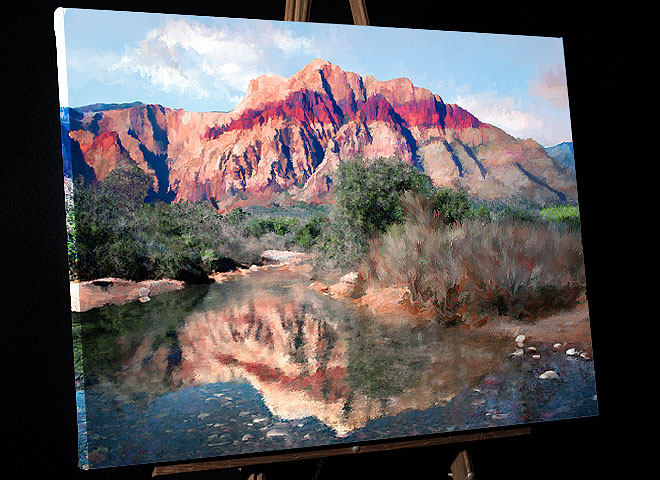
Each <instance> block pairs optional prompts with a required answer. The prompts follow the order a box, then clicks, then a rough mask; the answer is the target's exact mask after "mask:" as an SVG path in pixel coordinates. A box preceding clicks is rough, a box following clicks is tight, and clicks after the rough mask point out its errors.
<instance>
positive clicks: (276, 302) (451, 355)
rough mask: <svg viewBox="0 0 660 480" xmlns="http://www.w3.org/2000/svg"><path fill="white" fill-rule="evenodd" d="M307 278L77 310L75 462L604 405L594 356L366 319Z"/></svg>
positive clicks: (462, 426) (451, 425) (160, 456)
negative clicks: (548, 375)
mask: <svg viewBox="0 0 660 480" xmlns="http://www.w3.org/2000/svg"><path fill="white" fill-rule="evenodd" d="M309 284H310V278H309V274H308V270H306V269H305V265H302V266H297V267H296V268H274V269H267V270H258V271H252V272H249V273H248V274H245V275H239V276H235V277H232V278H231V279H229V280H227V281H224V282H221V283H214V284H211V285H191V286H187V287H186V288H184V289H183V290H180V291H176V292H170V293H165V294H161V295H158V296H154V297H153V298H152V299H151V301H149V302H146V303H141V302H131V303H128V304H124V305H110V306H105V307H101V308H94V309H92V310H89V311H87V312H83V313H73V314H72V315H73V320H74V333H76V338H77V339H78V343H77V344H76V346H75V348H76V362H77V363H76V365H77V369H78V370H79V371H78V372H77V373H78V376H77V385H78V389H77V400H78V410H79V457H80V458H79V462H80V466H81V467H82V468H100V467H110V466H119V465H130V464H139V463H151V462H165V461H175V460H187V459H196V458H203V457H217V456H223V455H237V454H247V453H253V452H265V451H275V450H283V449H293V448H301V447H317V446H324V445H331V444H338V443H345V442H348V443H351V442H356V441H368V440H376V439H390V438H401V437H406V436H414V435H425V434H434V433H440V432H450V431H456V430H469V429H476V428H485V427H496V426H505V425H514V424H522V423H530V422H540V421H548V420H558V419H565V418H573V417H581V416H592V415H596V414H597V402H596V388H595V380H594V371H593V362H591V361H587V360H584V359H582V358H574V357H570V356H567V355H566V354H565V353H564V352H563V351H557V350H556V349H553V348H552V345H550V346H547V345H542V344H539V345H535V347H536V348H537V350H536V352H535V353H536V354H537V355H540V359H539V358H536V359H534V358H532V357H531V355H527V354H525V355H521V356H512V355H511V353H512V352H514V351H515V350H516V349H517V348H518V347H517V346H516V344H515V342H514V340H513V339H503V338H498V337H492V336H491V337H489V336H487V335H484V334H483V333H480V332H479V331H478V329H477V331H474V330H469V331H466V330H463V329H460V328H457V327H446V326H443V325H437V324H424V325H413V324H411V322H409V321H405V319H404V318H397V316H396V315H387V316H378V315H374V314H372V313H370V311H368V309H366V308H365V307H360V306H357V305H356V304H354V303H353V302H352V301H351V300H350V299H337V298H332V297H330V296H327V295H323V294H322V293H320V292H318V291H316V290H314V289H311V288H308V287H309ZM547 370H553V371H556V372H557V373H558V374H559V377H558V378H555V379H540V378H539V375H540V374H542V373H543V372H545V371H547ZM82 372H84V375H83V374H82Z"/></svg>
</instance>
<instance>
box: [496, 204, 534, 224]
mask: <svg viewBox="0 0 660 480" xmlns="http://www.w3.org/2000/svg"><path fill="white" fill-rule="evenodd" d="M537 213H538V212H534V211H532V210H528V209H526V208H523V207H515V206H511V205H505V206H504V208H503V209H502V210H501V211H500V212H499V213H498V214H497V219H498V220H499V221H504V222H509V221H512V222H536V221H538V220H539V216H538V214H537Z"/></svg>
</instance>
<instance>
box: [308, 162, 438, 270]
mask: <svg viewBox="0 0 660 480" xmlns="http://www.w3.org/2000/svg"><path fill="white" fill-rule="evenodd" d="M334 183H335V186H334V193H335V198H336V200H337V203H336V205H335V207H334V209H333V211H332V212H331V214H330V215H329V217H328V223H327V224H326V227H325V229H324V230H323V232H322V233H321V234H320V235H319V239H318V242H317V266H330V267H333V268H334V267H338V268H345V267H347V266H349V265H352V264H355V263H356V262H357V261H358V260H359V258H360V257H361V256H362V255H364V253H366V251H367V246H368V239H369V238H371V237H374V236H377V235H380V234H383V233H384V232H385V231H386V230H387V229H388V228H389V227H390V226H391V225H393V224H395V223H397V222H399V221H401V220H402V219H403V218H404V210H403V207H402V206H401V204H400V202H399V200H400V198H401V195H402V194H403V193H404V192H406V191H413V192H419V193H421V194H426V195H428V194H430V193H431V192H432V190H433V183H432V181H431V179H430V178H429V177H428V175H426V174H425V173H423V172H422V171H420V170H419V169H418V168H416V167H414V166H412V165H408V164H406V163H403V162H402V161H401V160H400V159H397V158H394V159H384V158H378V159H375V160H365V159H360V158H355V159H352V160H345V161H344V162H342V163H340V165H339V168H338V170H337V172H336V175H335V178H334Z"/></svg>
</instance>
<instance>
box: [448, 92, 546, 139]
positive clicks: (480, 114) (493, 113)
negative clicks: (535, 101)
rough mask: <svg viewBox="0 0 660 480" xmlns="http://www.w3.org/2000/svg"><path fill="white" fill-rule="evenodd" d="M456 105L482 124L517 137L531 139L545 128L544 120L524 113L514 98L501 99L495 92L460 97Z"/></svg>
mask: <svg viewBox="0 0 660 480" xmlns="http://www.w3.org/2000/svg"><path fill="white" fill-rule="evenodd" d="M456 103H457V104H458V105H459V106H460V107H462V108H465V109H466V110H467V111H469V112H470V113H472V114H473V115H475V116H476V117H477V118H478V119H479V120H481V121H482V122H486V123H490V124H492V125H495V126H497V127H500V128H502V129H504V130H505V131H506V132H507V133H509V134H511V135H514V136H516V137H521V138H524V137H530V136H533V135H532V133H533V132H537V131H538V130H540V129H542V128H543V126H544V121H543V118H542V117H541V116H540V115H538V114H535V113H532V112H526V111H523V110H522V109H521V108H520V106H518V105H517V102H516V100H515V99H513V98H512V97H500V96H498V95H497V94H496V93H495V92H484V93H479V94H472V95H469V94H468V95H459V96H457V97H456Z"/></svg>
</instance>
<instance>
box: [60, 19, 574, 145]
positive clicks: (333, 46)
mask: <svg viewBox="0 0 660 480" xmlns="http://www.w3.org/2000/svg"><path fill="white" fill-rule="evenodd" d="M62 12H64V14H63V16H62ZM62 17H63V20H62ZM55 25H56V33H57V32H58V31H59V32H61V31H64V35H62V34H61V33H58V34H57V46H58V71H59V75H60V103H61V105H62V106H73V107H76V106H82V105H88V104H91V103H97V102H104V103H123V102H132V101H141V102H144V103H158V104H161V105H163V106H165V107H169V108H183V109H185V110H191V111H230V110H232V109H233V108H234V107H235V106H236V105H237V104H238V103H239V102H240V100H241V99H242V98H243V96H244V94H245V91H246V88H247V85H248V83H249V81H250V80H251V79H252V78H255V77H257V76H258V75H262V74H267V73H274V74H278V75H283V76H286V77H289V76H291V75H293V74H294V73H296V72H297V71H299V70H300V69H302V68H303V67H304V66H305V65H306V64H307V63H309V62H310V61H311V60H313V59H315V58H322V59H324V60H328V61H330V62H332V63H334V64H336V65H337V66H339V67H340V68H342V69H343V70H346V71H352V72H356V73H358V74H360V75H363V76H366V75H373V76H374V77H375V78H377V79H379V80H389V79H392V78H397V77H408V78H409V79H410V80H412V82H413V84H414V85H415V86H419V87H424V88H428V89H429V90H431V91H432V92H433V93H436V94H438V95H440V96H441V97H442V98H443V100H444V101H445V102H447V103H457V104H458V105H460V106H461V107H463V108H466V109H467V110H468V111H470V112H471V113H473V114H474V115H476V116H477V117H478V118H479V119H480V120H482V121H484V122H488V123H491V124H493V125H496V126H498V127H500V128H503V129H504V130H505V131H507V132H508V133H510V134H512V135H514V136H516V137H520V138H528V137H531V138H534V139H535V140H537V141H538V142H539V143H541V144H542V145H544V146H551V145H555V144H557V143H560V142H563V141H571V140H572V137H571V128H570V116H569V106H568V94H567V87H566V74H565V70H564V53H563V44H562V40H561V39H560V38H544V37H529V36H514V35H494V34H479V33H462V32H443V31H434V30H412V29H398V28H381V27H361V26H355V25H331V24H318V23H300V22H276V21H263V20H243V19H234V18H213V17H195V16H184V15H163V14H153V13H134V12H113V11H101V10H80V9H66V10H62V9H58V11H57V12H56V14H55ZM62 26H63V28H62ZM64 65H66V69H65V68H63V66H64ZM65 86H66V87H65Z"/></svg>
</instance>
